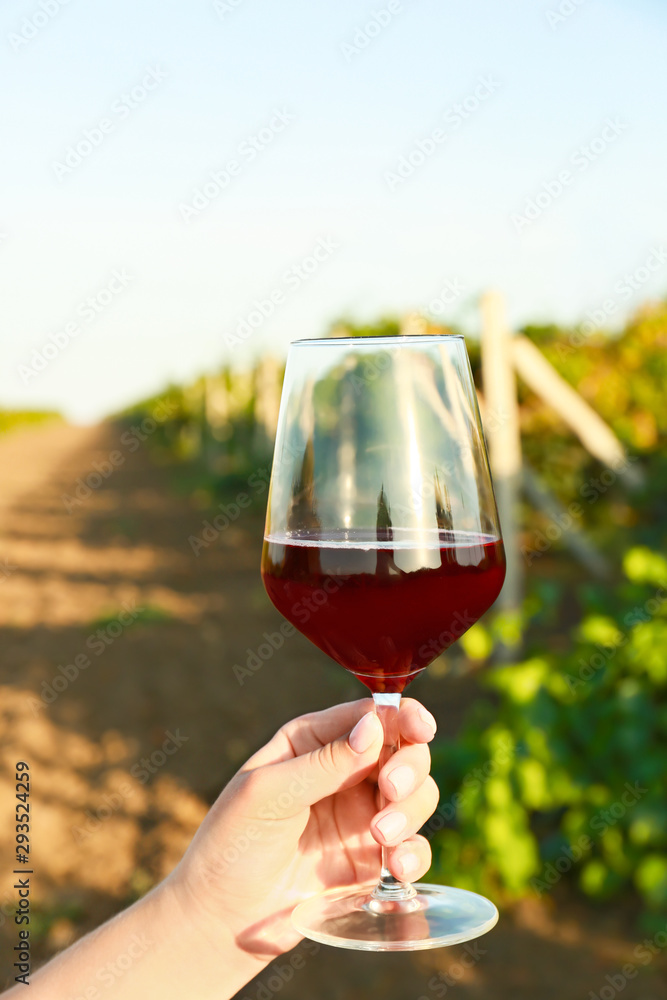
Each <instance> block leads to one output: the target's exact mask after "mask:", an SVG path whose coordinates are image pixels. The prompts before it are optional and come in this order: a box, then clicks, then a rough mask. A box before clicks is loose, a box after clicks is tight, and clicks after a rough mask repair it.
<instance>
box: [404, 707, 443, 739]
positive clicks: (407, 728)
mask: <svg viewBox="0 0 667 1000" xmlns="http://www.w3.org/2000/svg"><path fill="white" fill-rule="evenodd" d="M398 728H399V732H400V734H401V740H403V741H405V742H408V743H430V742H431V740H432V739H433V737H434V736H435V731H436V728H437V727H436V723H435V719H434V718H433V716H432V715H431V713H430V712H429V710H428V709H427V708H424V706H423V705H420V704H419V702H418V701H415V699H414V698H403V699H402V701H401V708H400V711H399V713H398Z"/></svg>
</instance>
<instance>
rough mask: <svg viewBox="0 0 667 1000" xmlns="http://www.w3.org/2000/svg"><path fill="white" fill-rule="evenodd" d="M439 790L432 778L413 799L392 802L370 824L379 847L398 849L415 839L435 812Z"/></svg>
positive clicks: (421, 786) (410, 796) (429, 778)
mask: <svg viewBox="0 0 667 1000" xmlns="http://www.w3.org/2000/svg"><path fill="white" fill-rule="evenodd" d="M439 797H440V793H439V792H438V786H437V785H436V783H435V781H434V780H433V778H432V777H431V776H430V775H429V776H428V777H427V778H426V780H425V781H424V782H423V784H421V785H420V786H419V787H418V788H417V789H416V790H415V791H414V792H412V794H411V795H408V797H407V798H405V799H402V800H401V801H400V802H390V803H388V804H387V805H386V806H385V807H384V809H381V810H380V812H379V813H377V814H376V815H375V816H374V817H373V819H372V821H371V833H372V835H373V838H374V839H375V840H376V841H377V842H378V844H383V845H384V846H385V847H397V846H398V845H399V844H402V843H403V841H405V840H406V838H409V837H412V836H413V835H414V834H415V833H416V832H417V830H419V829H420V827H422V826H423V825H424V823H425V822H426V820H427V819H428V818H429V816H431V814H432V813H433V812H434V811H435V807H436V806H437V804H438V798H439Z"/></svg>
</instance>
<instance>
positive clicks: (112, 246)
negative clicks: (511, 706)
mask: <svg viewBox="0 0 667 1000" xmlns="http://www.w3.org/2000/svg"><path fill="white" fill-rule="evenodd" d="M43 2H44V3H45V4H46V7H47V9H48V11H50V12H51V13H50V14H44V13H42V8H41V7H40V3H39V0H5V3H3V5H2V11H1V13H0V46H3V47H4V56H3V59H2V61H1V69H0V83H1V85H2V92H3V94H4V95H5V102H4V111H5V113H4V116H3V117H4V128H3V157H2V165H1V167H0V172H1V178H2V191H3V194H4V196H5V197H4V199H3V201H4V208H3V210H2V215H0V234H1V239H0V286H1V289H0V309H1V310H2V324H1V328H0V338H1V340H0V343H1V345H2V361H3V363H2V366H1V370H0V406H2V405H4V406H56V407H58V408H61V409H63V410H65V411H66V413H67V414H68V415H69V416H70V417H72V418H73V419H76V420H92V419H96V418H98V417H100V416H103V415H105V414H106V413H109V412H111V411H112V410H114V409H115V408H118V407H120V406H121V405H124V404H126V403H128V402H131V401H133V400H134V399H136V398H138V397H140V396H142V395H145V394H148V393H149V392H152V391H154V390H156V389H158V388H159V387H160V386H162V385H163V384H164V383H165V382H166V381H167V380H169V379H177V380H184V379H188V378H190V377H192V376H193V375H195V374H198V373H199V372H200V371H202V370H204V369H206V368H210V367H214V366H215V365H216V364H218V363H220V362H221V361H222V360H223V359H225V358H229V357H231V358H233V360H234V363H235V364H238V365H239V366H242V365H243V364H246V363H248V362H249V361H250V360H251V359H252V358H253V357H254V356H255V355H256V354H258V353H259V352H261V351H266V350H271V351H273V352H274V353H276V354H281V353H283V352H284V351H285V349H286V346H287V344H288V343H289V341H290V340H292V339H295V338H297V337H303V336H312V335H319V334H321V333H322V332H324V330H325V329H326V328H327V326H328V325H329V323H330V322H331V321H332V320H333V319H335V318H336V317H339V316H343V315H345V316H350V317H357V318H364V319H365V318H373V317H376V316H378V315H380V314H382V313H391V312H402V311H405V310H413V309H420V308H427V307H428V303H429V302H432V301H433V300H434V299H437V298H438V296H439V294H440V291H441V289H442V288H443V287H445V286H446V283H447V282H450V283H453V286H454V287H457V283H458V286H460V287H461V288H462V291H461V292H459V293H456V294H455V295H453V296H451V295H450V296H449V297H450V298H453V299H454V301H452V302H450V303H448V304H447V305H446V307H443V308H444V311H443V312H442V313H441V315H442V316H443V317H444V318H445V319H449V320H451V321H454V322H460V323H463V324H465V325H466V326H468V327H470V328H474V326H475V324H476V322H477V318H476V308H475V302H476V299H477V297H478V295H479V293H480V292H481V291H482V290H484V289H485V288H487V287H490V286H494V287H499V288H501V289H503V290H504V291H505V293H506V295H507V298H508V303H509V308H510V315H511V319H512V322H513V323H516V324H519V323H524V322H527V321H536V322H539V321H542V320H552V319H553V320H557V321H573V320H575V319H577V318H581V317H583V316H584V315H585V312H586V310H587V309H594V308H597V307H598V306H599V305H600V304H601V303H602V302H603V301H604V300H605V299H608V298H610V297H611V298H612V299H613V300H614V302H615V303H616V305H617V306H618V312H617V313H616V314H615V316H614V321H618V320H619V319H620V318H621V316H622V315H623V312H624V311H627V310H629V309H632V308H633V306H635V305H638V304H639V303H640V302H641V301H642V300H643V299H644V298H647V297H655V296H662V295H664V293H665V290H666V289H667V263H661V264H660V265H659V266H657V269H656V270H655V272H652V273H651V276H650V278H649V279H648V280H647V281H645V282H643V283H641V287H640V288H639V289H638V290H637V291H636V292H633V295H632V296H631V297H627V296H622V295H621V294H620V293H618V292H617V291H615V285H616V283H617V282H618V281H619V279H621V278H622V276H623V274H624V273H625V272H628V271H634V270H635V269H636V268H638V267H640V266H641V265H642V263H643V261H644V260H645V258H647V257H648V255H649V253H650V251H651V249H652V247H660V246H661V245H662V241H663V240H665V241H666V242H667V200H666V198H665V182H664V176H665V162H667V130H666V129H665V127H664V102H665V94H667V61H666V60H665V58H664V53H665V44H666V41H667V30H666V29H667V7H666V6H665V4H664V3H660V2H659V0H634V2H633V3H632V4H629V3H620V2H614V0H583V2H581V0H580V3H579V5H576V3H575V2H574V0H571V2H570V0H565V3H561V6H562V7H563V8H564V9H565V10H567V9H572V10H573V13H571V14H569V15H567V16H565V17H562V19H561V20H560V21H558V22H557V23H551V24H550V20H551V21H552V22H555V21H556V19H555V18H554V17H553V16H552V17H551V19H550V18H549V17H548V12H550V11H551V12H553V11H557V10H558V6H559V3H560V2H561V0H550V2H542V0H537V2H536V0H531V2H527V0H514V2H512V3H500V2H498V0H470V2H468V3H463V2H461V0H444V2H443V0H400V2H398V0H392V4H391V10H392V11H393V13H391V16H389V15H386V16H384V17H383V18H382V20H384V21H388V23H387V24H385V25H384V26H382V27H381V28H380V29H378V28H377V25H376V26H373V25H371V27H370V28H369V29H368V30H364V34H363V36H362V35H360V34H357V32H358V30H359V29H361V28H363V27H364V25H366V24H368V23H369V22H370V21H371V19H372V15H373V12H374V11H385V12H386V11H388V10H390V5H389V2H388V0H387V2H385V0H376V2H375V3H374V4H372V3H354V2H352V0H339V2H337V3H323V2H320V3H307V2H306V0H301V2H298V0H284V2H282V3H275V2H274V3H271V2H269V0H232V2H228V3H224V2H218V4H217V7H218V8H219V9H216V4H215V3H213V0H197V2H192V3H189V4H186V3H183V2H182V0H181V2H176V0H143V2H142V3H136V0H97V2H96V3H89V2H88V3H87V2H85V0H69V3H67V4H65V5H64V6H62V7H61V6H59V2H58V0H43ZM54 10H55V13H53V11H54ZM25 18H28V21H29V22H30V23H28V24H26V22H25V20H24V19H25ZM32 22H35V23H32ZM43 22H46V23H43ZM35 25H36V26H35ZM31 34H32V35H33V36H34V37H31V38H29V39H28V38H27V37H26V36H27V35H31ZM371 36H373V37H371ZM360 42H361V43H362V44H363V43H364V42H366V44H365V47H361V45H360V44H359V43H360ZM355 44H356V48H355V49H352V46H353V45H355ZM151 69H152V70H157V73H155V74H154V75H153V77H152V78H149V81H148V82H149V83H150V85H151V86H152V88H153V89H152V90H144V91H143V92H142V91H141V90H139V91H136V92H135V98H134V99H133V98H132V97H131V96H130V105H135V106H130V105H128V104H127V103H125V98H124V96H123V95H124V94H131V92H132V89H133V88H134V87H137V86H139V87H141V86H143V84H142V81H143V80H144V78H145V77H146V74H147V72H148V71H149V70H151ZM161 77H164V78H163V79H161ZM481 80H486V81H487V84H486V85H485V86H484V85H482V86H481V89H479V90H477V95H478V96H477V97H475V93H476V88H480V81H481ZM490 91H492V92H490ZM142 93H143V95H144V98H143V99H141V98H142ZM482 97H483V99H481V98H482ZM457 104H459V105H460V104H463V105H464V107H465V108H467V109H468V111H466V114H467V117H466V118H465V120H464V119H463V118H462V116H461V114H460V111H457V110H456V105H457ZM276 111H280V112H282V118H283V119H285V118H291V119H292V120H290V121H288V122H287V124H284V122H283V121H281V120H279V119H278V118H275V117H274V115H275V112H276ZM468 112H469V113H468ZM102 119H107V125H106V126H105V127H106V128H107V131H106V132H103V131H100V132H99V134H98V133H95V132H94V131H93V133H92V135H93V138H94V139H97V140H99V139H100V138H101V141H99V143H98V144H97V145H95V146H91V147H87V146H86V141H88V140H87V139H86V131H87V130H88V132H89V133H90V130H94V129H96V128H98V127H99V123H100V121H101V120H102ZM608 119H611V120H612V121H615V122H617V126H616V129H615V130H614V129H609V128H608V127H607V126H606V124H605V123H606V122H607V120H608ZM270 123H273V126H274V127H276V128H277V126H278V125H280V127H281V128H282V131H280V132H278V131H277V130H276V131H273V133H271V132H269V133H264V138H266V137H267V135H268V137H269V138H270V141H269V142H267V143H266V144H265V145H264V146H263V147H262V148H261V149H260V150H259V152H255V155H254V156H252V153H251V152H249V150H250V149H251V143H252V139H251V137H253V136H256V135H257V134H258V133H259V132H260V130H261V129H262V128H266V127H269V126H270ZM435 129H441V132H439V133H438V136H440V135H442V134H443V133H446V135H445V138H444V139H442V140H441V141H440V142H432V143H431V144H429V142H428V141H425V140H427V138H428V137H429V136H430V135H431V134H432V133H433V131H434V130H435ZM605 130H606V131H605ZM596 139H597V142H595V143H594V144H593V147H590V146H589V144H590V143H591V142H593V140H596ZM418 142H421V143H422V148H424V149H426V150H430V149H431V146H433V149H434V151H433V152H432V155H429V156H426V157H424V162H423V163H421V164H420V165H419V166H417V167H416V168H414V169H412V173H411V175H410V176H409V177H407V178H405V179H404V180H401V181H400V183H396V182H395V179H394V180H393V181H392V179H391V174H395V173H396V171H397V167H398V164H399V159H400V157H401V156H405V157H407V156H409V155H410V154H411V153H414V150H415V149H416V148H417V143H418ZM81 143H83V146H80V149H83V150H84V152H85V151H86V150H88V149H89V148H90V152H89V153H88V155H84V156H82V159H81V162H80V163H79V164H78V165H75V166H74V167H73V168H72V169H71V170H69V171H65V170H64V169H63V168H62V167H59V166H58V164H63V163H65V156H66V152H67V149H68V147H70V146H74V147H76V146H77V145H78V144H81ZM581 146H587V147H589V153H588V154H582V153H578V152H577V151H578V150H579V147H581ZM251 157H252V158H251ZM586 157H588V159H586ZM582 158H583V159H582ZM412 159H413V160H415V161H418V160H419V159H420V154H419V153H417V154H416V155H413V157H412ZM232 160H235V161H236V162H237V168H236V174H235V175H234V176H232V177H231V179H230V180H229V183H228V185H227V187H226V188H225V190H224V191H218V193H217V195H216V196H215V197H213V198H211V199H210V202H209V204H208V206H207V207H206V208H205V209H203V210H201V211H199V212H198V214H196V216H195V217H192V218H190V221H189V222H187V221H185V219H184V218H183V216H184V214H188V213H187V212H184V211H183V209H182V206H183V205H191V204H192V202H193V197H194V192H195V189H196V188H198V187H201V186H202V185H203V184H205V183H206V182H207V181H208V180H209V175H210V174H211V172H215V171H219V170H220V169H221V168H223V167H225V165H226V164H229V162H230V161H232ZM72 162H73V161H72V158H71V156H70V163H72ZM583 163H585V166H584V165H582V164H583ZM65 166H67V164H66V163H65ZM563 170H567V171H569V175H570V176H569V181H568V183H567V184H565V185H564V186H563V190H562V193H560V195H559V196H558V197H553V198H552V197H551V196H550V195H548V194H545V193H544V192H545V188H544V187H543V185H544V184H545V183H546V184H547V185H548V186H550V189H551V191H552V192H554V191H558V186H557V185H556V184H555V180H556V178H557V177H558V175H559V174H560V173H561V171H563ZM404 172H406V171H405V170H404ZM388 177H389V179H388ZM212 190H214V188H211V189H209V191H212ZM540 192H543V194H542V199H541V200H542V202H543V204H545V203H546V202H547V201H549V199H550V204H548V205H546V207H544V209H543V210H541V211H540V214H539V215H538V217H537V218H535V219H534V220H533V221H531V222H530V224H529V225H525V226H523V225H522V226H517V223H516V219H514V221H513V216H517V215H519V214H523V213H524V211H525V205H526V202H527V200H528V199H531V198H535V197H536V196H537V195H538V194H539V193H540ZM199 204H201V202H199ZM517 230H519V231H517ZM319 240H325V244H323V246H326V245H328V246H331V245H332V242H333V243H335V244H338V246H337V248H335V249H334V250H333V251H332V250H325V249H322V250H321V251H320V256H321V257H322V260H320V261H319V262H317V264H316V265H314V267H315V270H314V272H313V273H311V274H310V275H306V273H305V272H301V273H302V275H305V277H304V278H303V280H302V279H301V278H298V280H297V277H295V275H296V274H297V272H294V271H291V272H290V274H291V277H290V278H289V280H288V277H287V275H286V272H288V270H289V269H290V268H292V267H293V265H295V264H297V265H298V264H299V262H300V261H301V260H302V259H303V258H304V257H307V256H308V255H309V254H311V253H312V251H313V249H314V248H315V247H316V246H317V244H318V241H319ZM326 241H329V242H328V244H327V243H326ZM114 271H117V272H119V273H121V274H122V273H123V272H124V273H125V275H126V276H129V277H131V280H128V277H125V278H121V279H118V278H113V272H114ZM105 289H109V290H108V291H105ZM272 294H273V295H274V298H275V299H276V300H277V304H275V307H274V309H273V314H272V315H271V316H269V317H268V318H267V319H266V320H263V321H262V323H261V325H259V326H258V327H257V328H255V329H252V332H251V335H250V336H248V337H246V339H244V340H243V342H242V343H241V344H240V345H233V344H231V342H230V334H233V333H234V332H235V331H236V330H237V329H238V328H239V323H240V322H241V320H242V319H243V318H244V317H246V316H247V315H248V313H249V312H250V311H251V310H252V309H253V307H254V306H253V304H254V301H255V299H259V300H267V299H269V298H270V297H271V295H272ZM89 296H99V298H98V300H97V301H96V304H95V308H96V309H99V312H95V311H94V310H93V311H92V312H91V310H90V309H89V308H88V307H86V306H85V304H84V305H82V303H85V300H86V299H87V298H88V297H89ZM107 300H110V302H108V301H107ZM91 315H92V316H94V318H93V319H90V317H91ZM68 324H75V325H76V329H77V331H78V333H77V336H76V337H74V338H72V339H71V340H70V342H69V344H67V346H66V347H64V348H63V349H55V348H53V349H52V350H51V351H50V353H51V354H52V355H53V357H52V358H51V359H50V360H49V361H48V364H47V365H46V367H45V368H44V370H43V371H41V372H38V373H34V368H32V369H30V371H31V372H32V373H33V374H29V375H26V372H25V368H24V369H23V375H22V374H21V371H22V369H21V368H20V366H25V367H27V366H29V365H30V364H31V363H34V355H32V351H33V349H37V350H39V351H40V352H41V351H43V348H44V345H45V344H49V343H51V340H50V337H51V335H55V334H58V333H60V337H61V343H63V342H65V339H66V335H63V334H62V331H63V330H65V328H66V327H67V325H68ZM70 328H71V327H70ZM246 329H248V328H246Z"/></svg>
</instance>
